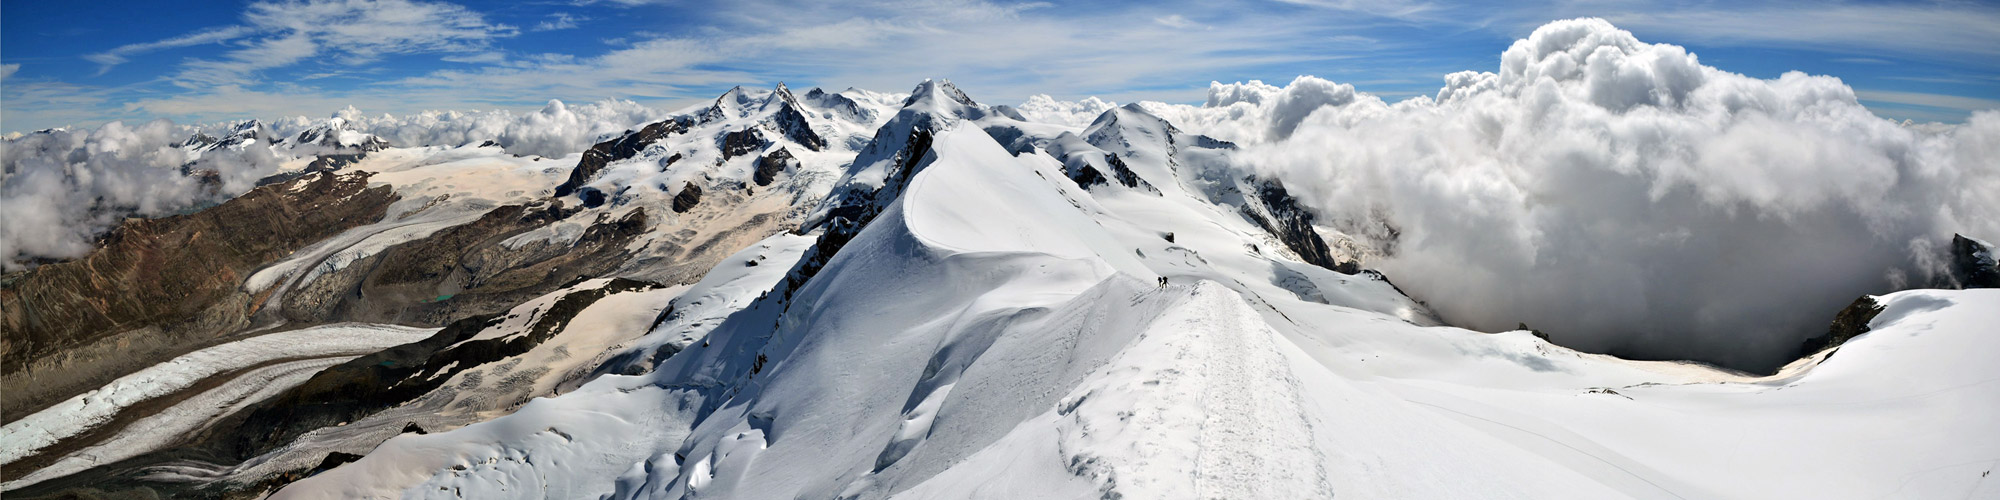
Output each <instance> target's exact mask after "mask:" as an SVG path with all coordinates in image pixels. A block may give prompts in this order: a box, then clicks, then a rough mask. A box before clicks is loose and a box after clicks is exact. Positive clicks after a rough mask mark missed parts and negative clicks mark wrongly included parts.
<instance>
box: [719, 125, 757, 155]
mask: <svg viewBox="0 0 2000 500" xmlns="http://www.w3.org/2000/svg"><path fill="white" fill-rule="evenodd" d="M765 144H768V143H767V142H765V141H764V134H761V133H758V132H757V128H756V127H750V128H746V129H743V130H738V131H735V132H730V133H727V134H723V135H722V159H724V160H728V159H730V158H735V157H738V156H743V155H746V154H750V153H753V152H756V151H757V150H760V149H764V145H765Z"/></svg>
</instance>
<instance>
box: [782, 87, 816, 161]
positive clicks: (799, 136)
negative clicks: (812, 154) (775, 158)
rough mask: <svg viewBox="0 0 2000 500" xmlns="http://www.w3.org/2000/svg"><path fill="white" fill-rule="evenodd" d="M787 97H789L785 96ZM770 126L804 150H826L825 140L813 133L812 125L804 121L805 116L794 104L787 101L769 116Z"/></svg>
mask: <svg viewBox="0 0 2000 500" xmlns="http://www.w3.org/2000/svg"><path fill="white" fill-rule="evenodd" d="M787 97H790V95H789V94H787ZM771 126H772V127H773V128H776V129H778V132H779V133H782V134H784V135H785V138H786V139H790V140H791V141H792V142H793V143H796V144H798V145H800V146H804V147H805V148H806V149H810V150H813V151H821V150H825V149H826V139H825V138H822V137H820V136H819V133H818V132H813V129H812V123H811V122H808V121H806V115H805V114H803V113H800V112H799V110H798V106H797V104H796V103H794V102H791V101H789V100H787V102H786V103H785V105H784V106H783V107H780V108H779V109H778V111H777V112H776V113H773V114H772V115H771Z"/></svg>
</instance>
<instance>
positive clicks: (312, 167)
mask: <svg viewBox="0 0 2000 500" xmlns="http://www.w3.org/2000/svg"><path fill="white" fill-rule="evenodd" d="M366 157H368V153H366V152H361V153H353V154H337V155H320V156H319V157H318V158H313V161H312V163H309V164H306V168H305V169H303V170H299V171H297V172H287V173H281V174H274V175H271V176H269V177H265V178H262V179H257V185H259V186H263V185H269V184H278V183H282V182H292V181H294V180H297V179H298V178H300V177H305V176H308V175H312V174H318V173H330V172H337V171H340V169H342V168H347V166H348V165H353V164H354V163H355V162H359V161H361V159H362V158H366Z"/></svg>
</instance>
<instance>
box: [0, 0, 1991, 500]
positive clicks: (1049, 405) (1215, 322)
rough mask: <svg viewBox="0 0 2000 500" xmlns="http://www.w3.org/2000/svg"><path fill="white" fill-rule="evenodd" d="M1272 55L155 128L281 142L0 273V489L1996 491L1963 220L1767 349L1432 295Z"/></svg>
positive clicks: (1978, 262) (451, 494) (197, 492)
mask: <svg viewBox="0 0 2000 500" xmlns="http://www.w3.org/2000/svg"><path fill="white" fill-rule="evenodd" d="M1607 27H1608V26H1607ZM1621 33H1622V32H1621ZM1538 35H1539V33H1538ZM1601 35H1604V36H1610V34H1601ZM1571 42H1573V43H1585V41H1579V40H1571ZM1551 43H1554V42H1551ZM1475 83H1476V82H1475ZM1260 85H1261V84H1260ZM1312 85H1314V84H1310V83H1308V84H1304V85H1296V86H1295V88H1287V89H1282V90H1273V89H1263V88H1261V87H1243V88H1235V87H1232V88H1227V89H1219V90H1224V91H1219V92H1216V93H1215V94H1214V95H1212V96H1211V99H1210V101H1211V103H1210V104H1211V106H1209V107H1204V108H1199V109H1195V110H1190V109H1183V108H1173V107H1171V106H1167V105H1162V104H1159V103H1139V104H1128V105H1124V106H1113V105H1111V104H1109V103H1105V102H1102V101H1097V100H1094V99H1093V100H1090V101H1086V102H1079V103H1057V102H1054V101H1053V100H1051V99H1047V98H1046V97H1045V96H1042V97H1039V98H1037V99H1034V100H1031V101H1030V102H1029V103H1027V104H1024V105H1023V106H1021V107H1012V106H1001V105H991V104H989V103H983V102H981V101H979V100H977V99H975V98H974V97H973V96H972V95H969V94H967V93H966V92H964V91H963V90H961V89H959V88H958V87H956V86H954V85H953V84H951V83H950V82H948V81H945V80H928V81H925V82H923V83H921V84H919V85H917V86H916V87H915V88H914V89H912V90H911V91H910V92H909V93H907V94H897V93H879V92H871V91H865V90H858V89H848V90H844V91H840V92H828V91H824V90H821V89H811V90H809V91H807V92H805V93H803V94H799V93H795V92H793V91H792V90H791V89H789V88H787V87H786V86H784V85H783V84H779V85H777V86H776V87H774V88H770V89H750V88H742V87H738V88H735V89H731V90H729V91H727V92H725V93H723V94H722V95H721V96H719V97H717V98H716V99H715V100H714V101H713V102H710V103H708V104H706V105H702V106H696V107H693V108H690V109H686V110H682V111H679V112H676V113H670V114H668V116H663V117H658V118H657V119H652V120H650V121H646V122H644V123H636V124H634V126H633V127H631V128H629V129H627V130H625V131H623V132H622V133H616V134H609V135H607V136H605V137H602V138H601V140H599V141H597V142H595V143H594V144H593V145H591V146H589V147H588V148H585V149H582V150H581V151H578V152H575V153H572V154H568V155H566V156H563V157H559V158H551V157H544V156H539V155H535V154H526V155H523V154H521V152H520V151H515V150H510V149H508V148H507V147H505V146H503V145H501V144H499V143H497V142H488V141H485V140H481V141H479V142H464V143H462V144H461V143H454V144H434V145H418V144H406V143H395V142H392V141H390V140H387V139H383V138H381V137H378V136H376V135H373V134H370V133H366V132H362V131H360V130H359V129H357V128H356V127H355V125H354V123H355V122H353V121H350V120H348V119H346V118H341V117H336V118H333V119H330V120H326V121H324V122H320V123H318V124H317V125H315V126H312V127H309V128H304V129H302V130H300V131H298V132H296V133H292V134H287V135H283V136H280V135H278V134H276V133H274V132H273V131H272V129H271V128H270V127H269V126H267V125H265V124H263V123H261V122H256V121H249V122H244V123H242V124H240V125H237V126H234V127H232V128H231V129H230V133H229V134H228V135H226V136H221V137H219V138H218V136H217V135H213V134H202V135H196V136H193V137H188V138H186V139H184V140H178V141H179V142H178V143H177V144H176V146H175V147H176V148H178V149H180V150H182V151H184V152H185V154H187V155H188V156H189V157H192V158H197V159H198V158H205V157H206V158H211V160H212V159H213V157H211V156H210V155H215V154H241V153H240V152H243V151H261V153H250V154H270V155H273V156H271V157H272V158H282V160H281V161H279V164H280V165H279V166H277V167H275V168H271V169H268V170H267V171H263V172H260V174H261V175H263V176H264V177H262V178H261V182H259V185H258V186H256V187H253V188H249V189H247V190H246V191H245V192H244V193H243V194H242V195H240V196H236V197H233V198H231V199H229V200H228V201H227V202H223V203H220V204H219V205H216V206H214V207H211V208H208V209H206V210H201V211H198V212H194V213H189V214H184V215H178V216H172V217H163V218H158V219H150V220H137V221H131V222H127V223H126V224H124V225H122V226H120V228H119V229H118V230H117V231H116V232H114V233H112V236H110V237H107V238H106V239H105V241H104V242H103V243H101V245H100V246H98V247H97V248H95V249H94V250H93V251H92V252H90V254H89V256H87V257H84V258H81V259H78V260H74V261H67V262H51V263H47V264H44V265H41V266H38V267H35V268H33V269H31V270H27V271H22V272H19V273H15V274H10V275H7V281H6V282H5V283H6V286H7V287H8V288H7V289H6V294H4V295H0V299H4V300H5V301H6V302H5V303H6V306H7V307H6V313H5V314H6V316H5V318H4V319H5V323H4V324H5V325H6V326H7V328H8V336H7V346H6V348H7V350H8V353H9V362H8V363H9V365H8V372H7V375H6V376H7V377H8V378H7V380H6V382H7V384H8V386H7V387H8V392H9V394H8V395H7V396H6V397H7V398H8V400H7V402H6V403H7V406H8V414H7V415H6V418H5V424H4V426H0V466H4V467H5V468H6V471H5V475H4V480H5V481H6V482H5V483H0V488H4V489H5V490H6V494H7V496H9V497H14V496H21V497H42V496H49V497H55V496H62V495H76V496H82V497H92V496H106V497H110V496H115V495H127V494H141V493H140V492H141V491H142V490H143V491H144V492H146V493H152V494H160V495H164V496H175V497H216V498H257V497H267V496H268V497H270V498H288V499H289V498H386V497H402V498H482V499H485V498H590V499H668V498H689V499H691V498H841V499H863V498H868V499H874V498H1327V497H1361V498H1793V497H1798V498H1882V497H1902V498H1940V497H1943V498H1957V497H1978V498H1983V497H1992V496H1996V495H2000V483H1996V482H1994V481H1992V480H1990V479H1989V478H1988V476H1989V475H1990V472H1991V470H1992V469H1993V468H1994V467H1995V465H1996V463H2000V436H1996V435H1995V434H1994V433H1992V432H1991V431H1990V429H1989V427H1991V426H1992V422H1995V421H2000V397H1996V394H2000V393H1996V392H1995V391H1994V390H1993V389H1994V388H1993V387H1992V386H1991V385H1990V383H1991V382H1993V381H1994V380H2000V372H1996V369H1995V368H1994V366H1996V365H1995V364H1993V363H1991V362H1990V361H1991V360H1990V359H1988V358H1990V356H1991V355H1993V354H1995V353H2000V336H1995V335H1992V334H1991V333H1992V332H1991V325H1993V324H1996V323H2000V291H1996V290H1992V289H1979V287H1984V286H1991V284H1992V282H1993V279H1992V278H1993V277H1994V276H2000V274H1996V270H1995V268H1994V266H1995V264H1994V259H1993V248H1992V246H1991V245H1990V244H1987V243H1985V242H1984V241H1983V240H1978V239H1974V238H1968V237H1957V238H1954V239H1952V240H1951V241H1950V242H1949V243H1948V244H1945V246H1948V247H1949V250H1948V252H1949V255H1951V256H1952V257H1953V259H1951V260H1950V261H1949V263H1948V264H1947V265H1948V266H1949V268H1950V279H1949V280H1946V281H1948V282H1940V283H1943V284H1946V285H1949V286H1945V287H1943V288H1937V289H1910V290H1905V291H1899V292H1894V293H1885V294H1882V295H1877V296H1864V297H1861V298H1860V299H1859V300H1855V301H1854V302H1853V304H1852V305H1850V306H1849V307H1847V308H1846V309H1834V310H1827V311H1824V312H1823V317H1822V319H1820V321H1822V322H1823V323H1821V324H1827V325H1830V326H1828V328H1829V331H1828V332H1827V334H1826V335H1825V336H1824V337H1823V338H1821V337H1815V338H1813V339H1811V340H1808V343H1807V344H1805V346H1806V347H1808V349H1806V351H1805V352H1803V353H1802V356H1801V357H1799V358H1798V359H1797V360H1795V361H1792V362H1791V363H1789V364H1786V365H1785V366H1784V367H1783V368H1781V369H1779V370H1777V371H1776V372H1775V373H1773V374H1769V375H1753V374H1746V373H1743V372H1740V371H1735V370H1729V369H1722V368H1717V367H1713V366H1709V365H1705V364H1699V363H1690V362H1675V361H1634V360H1627V359H1620V358H1617V357H1613V356H1609V355H1604V354H1591V353H1585V352H1580V351H1577V350H1573V349H1571V348H1568V347H1564V346H1561V345H1556V344H1553V343H1551V342H1550V337H1549V336H1547V335H1546V334H1543V333H1541V332H1539V331H1535V330H1530V329H1528V328H1527V326H1526V325H1522V327H1521V328H1520V329H1518V330H1513V331H1505V332H1500V333H1482V332H1478V331H1473V330H1469V329H1464V328H1459V327H1456V326H1452V325H1451V324H1450V323H1449V322H1448V321H1447V319H1449V318H1447V317H1445V316H1443V315H1441V314H1440V313H1439V312H1438V311H1437V310H1435V309H1434V308H1433V307H1431V306H1430V305H1428V304H1427V303H1426V302H1425V301H1423V300H1419V299H1420V298H1421V296H1419V297H1412V296H1411V295H1410V294H1407V293H1405V290H1404V289H1402V288H1399V287H1398V286H1397V285H1396V284H1394V283H1392V282H1391V280H1392V279H1395V278H1396V276H1395V275H1393V274H1387V273H1385V272H1382V271H1379V270H1377V269H1374V268H1373V264H1374V263H1376V262H1383V261H1384V260H1383V259H1387V258H1389V255H1390V254H1393V253H1397V252H1410V251H1413V250H1411V248H1410V246H1411V245H1423V244H1425V240H1422V239H1418V238H1409V239H1399V237H1398V234H1399V233H1400V230H1399V229H1397V228H1396V227H1394V226H1393V225H1389V224H1387V223H1386V222H1385V221H1384V220H1379V219H1367V220H1354V219H1342V218H1339V217H1340V216H1341V215H1342V214H1333V213H1329V212H1326V211H1324V210H1322V207H1320V206H1318V205H1315V204H1314V203H1313V201H1312V200H1310V199H1308V198H1307V197H1308V196H1311V195H1308V194H1306V193H1307V192H1308V191H1312V192H1320V191H1323V190H1321V189H1319V188H1316V187H1314V186H1302V185H1301V184H1300V183H1299V180H1298V179H1299V178H1298V177H1286V175H1287V174H1286V173H1284V172H1277V171H1271V170H1268V169H1260V168H1257V167H1256V165H1258V163H1257V162H1259V161H1263V160H1267V159H1268V158H1269V157H1271V156H1272V155H1274V154H1279V153H1274V152H1273V150H1272V149H1271V148H1272V147H1274V146H1273V144H1275V145H1276V146H1280V147H1286V148H1298V147H1302V146H1300V145H1299V144H1297V143H1290V142H1283V141H1282V140H1280V141H1278V142H1275V143H1274V142H1271V141H1272V139H1270V138H1269V137H1266V136H1267V135H1273V134H1275V135H1290V134H1295V133H1313V132H1310V131H1309V132H1298V131H1297V130H1298V128H1299V127H1302V126H1306V127H1310V126H1321V125H1325V123H1324V121H1325V120H1327V119H1328V115H1329V113H1326V112H1319V113H1318V114H1311V113H1309V114H1305V115H1300V116H1289V115H1283V114H1282V113H1278V114H1272V116H1271V117H1270V119H1269V120H1265V118H1266V117H1264V116H1263V115H1261V114H1259V113H1267V112H1269V111H1270V110H1264V109H1261V108H1257V109H1246V108H1245V107H1244V106H1238V105H1237V104H1233V102H1249V101H1257V102H1263V101H1265V100H1268V101H1271V102H1279V101H1286V102H1295V101H1301V100H1305V101H1312V102H1315V103H1317V104H1314V105H1315V106H1335V105H1345V104H1346V103H1353V102H1362V101H1365V100H1366V99H1373V98H1372V97H1367V96H1360V97H1357V96H1354V95H1346V94H1341V93H1340V92H1339V89H1338V88H1325V87H1312ZM1454 85H1455V86H1454V87H1453V89H1456V90H1452V92H1453V93H1462V92H1475V91H1477V90H1468V89H1466V88H1458V87H1461V86H1458V85H1456V84H1454ZM1467 85H1470V86H1473V87H1476V86H1477V85H1474V84H1467ZM1495 85H1497V84H1495ZM1489 87H1490V86H1489ZM1468 88H1469V87H1468ZM1346 90H1347V91H1349V92H1351V91H1352V89H1351V88H1348V89H1346ZM1225 91H1226V92H1225ZM1486 91H1494V92H1497V91H1495V90H1491V89H1487V90H1486ZM1551 92H1553V90H1551ZM1293 93H1297V94H1299V95H1293ZM1267 94H1273V95H1276V96H1275V97H1274V96H1271V95H1267ZM1280 94H1281V95H1280ZM1301 96H1303V97H1301ZM1448 98H1449V97H1448V96H1446V95H1444V94H1443V93H1441V95H1440V96H1439V97H1438V100H1446V99H1448ZM1461 98H1463V97H1461ZM1232 99H1233V100H1235V101H1231V100H1232ZM1336 102H1337V103H1340V104H1331V103H1336ZM1421 105H1430V104H1429V103H1428V101H1425V102H1421V103H1417V104H1410V105H1398V106H1421ZM1229 106H1236V107H1235V108H1233V109H1230V110H1218V108H1219V107H1229ZM551 110H554V111H551ZM544 111H545V112H548V113H555V112H557V111H561V108H560V106H559V104H552V105H551V108H550V110H544ZM1370 112H1371V113H1375V114H1381V113H1384V112H1383V111H1381V110H1374V111H1370ZM1429 112H1433V113H1442V111H1429ZM1223 113H1236V114H1239V115H1244V114H1247V115H1255V119H1256V120H1264V121H1259V122H1258V123H1259V126H1258V127H1255V128H1253V129H1233V128H1230V127H1226V126H1218V125H1217V124H1216V123H1218V122H1214V121H1211V120H1220V118H1217V116H1219V115H1221V114H1223ZM1335 118H1341V117H1335ZM1177 120H1178V121H1177ZM1266 121H1268V122H1269V123H1265V122H1266ZM1278 123H1282V124H1283V126H1282V127H1277V128H1273V127H1272V126H1265V125H1270V124H1278ZM1301 123H1304V124H1305V125H1301ZM1277 129H1282V132H1274V130H1277ZM1246 130H1247V131H1246ZM1221 137H1226V138H1227V139H1229V140H1225V138H1221ZM1236 141H1243V142H1242V143H1239V142H1236ZM1251 141H1256V143H1257V144H1259V146H1257V148H1256V149H1253V146H1252V145H1251ZM260 144H261V145H262V148H261V149H259V147H258V145H260ZM1321 146H1322V147H1328V148H1334V147H1342V145H1340V144H1322V145H1321ZM1454 147H1471V146H1454ZM517 149H518V148H517ZM273 151H276V152H275V153H273ZM217 152H236V153H217ZM1299 154H1317V153H1315V152H1311V151H1308V152H1303V153H1299ZM1429 182H1457V181H1456V180H1455V179H1453V178H1449V177H1432V178H1430V181H1429ZM1975 229H1976V228H1975ZM1396 245H1402V246H1401V247H1398V246H1396ZM162 263H165V264H166V265H164V266H163V265H162ZM163 269H164V270H163ZM1459 272H1463V273H1467V274H1474V273H1481V272H1484V271H1482V270H1481V269H1478V268H1467V269H1460V270H1459ZM1870 272H1874V271H1870ZM94 283H140V284H149V283H150V284H152V285H148V286H132V287H102V286H89V284H94ZM162 283H164V284H162ZM1947 288H1970V289H1947ZM1581 313H1584V311H1580V312H1579V314H1581ZM29 359H31V360H34V361H33V362H28V361H24V360H29ZM17 365H18V366H17ZM17 388H20V389H17Z"/></svg>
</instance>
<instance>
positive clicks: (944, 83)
mask: <svg viewBox="0 0 2000 500" xmlns="http://www.w3.org/2000/svg"><path fill="white" fill-rule="evenodd" d="M939 99H948V100H950V101H951V102H955V103H958V105H960V106H966V107H977V106H979V103H977V102H973V100H972V97H970V96H967V95H965V91H962V90H959V89H958V86H956V85H952V84H951V80H946V79H942V78H933V79H925V80H924V82H923V83H919V84H917V88H916V89H914V90H911V91H910V97H909V98H906V99H903V107H906V108H907V107H911V106H914V105H917V104H919V103H927V102H928V103H936V104H940V105H942V104H943V103H942V102H939Z"/></svg>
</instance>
